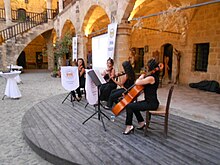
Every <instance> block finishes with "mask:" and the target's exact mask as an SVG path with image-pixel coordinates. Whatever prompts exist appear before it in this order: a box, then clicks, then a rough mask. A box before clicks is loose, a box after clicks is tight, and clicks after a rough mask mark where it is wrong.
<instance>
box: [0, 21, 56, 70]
mask: <svg viewBox="0 0 220 165" xmlns="http://www.w3.org/2000/svg"><path fill="white" fill-rule="evenodd" d="M51 29H53V21H52V20H49V21H48V22H47V23H43V24H41V25H38V26H36V27H33V28H31V29H30V30H28V31H26V32H23V33H21V34H19V35H17V36H16V37H14V38H11V39H9V40H7V41H5V42H2V44H1V45H0V70H4V69H6V67H7V66H8V65H10V64H14V65H15V64H16V60H17V58H18V56H19V55H20V53H21V52H22V51H23V49H24V48H25V47H26V46H27V45H28V44H29V43H30V42H31V41H32V40H33V39H35V38H36V37H37V36H39V35H41V34H42V33H44V32H46V31H48V30H51Z"/></svg>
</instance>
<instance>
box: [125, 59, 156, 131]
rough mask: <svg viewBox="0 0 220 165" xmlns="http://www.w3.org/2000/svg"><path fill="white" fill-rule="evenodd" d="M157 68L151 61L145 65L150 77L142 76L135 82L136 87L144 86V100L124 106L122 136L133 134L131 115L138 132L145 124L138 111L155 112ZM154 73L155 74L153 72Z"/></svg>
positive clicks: (153, 60) (154, 62)
mask: <svg viewBox="0 0 220 165" xmlns="http://www.w3.org/2000/svg"><path fill="white" fill-rule="evenodd" d="M157 67H158V62H156V60H155V59H151V60H149V61H148V63H147V68H148V71H149V73H151V74H150V75H148V76H146V77H145V75H144V74H142V75H141V76H140V77H139V78H138V79H137V80H136V82H135V84H136V85H142V86H144V98H145V99H144V100H142V101H137V102H133V103H129V104H128V105H127V106H126V121H125V124H126V128H125V131H124V132H123V134H125V135H128V134H130V133H131V132H132V133H133V132H134V126H133V125H132V119H133V114H134V115H135V116H136V118H137V121H138V124H139V127H138V128H137V129H138V130H143V129H144V126H145V125H146V123H145V122H144V118H143V117H142V115H141V113H140V111H147V110H156V109H157V108H158V106H159V101H158V98H157V89H158V86H159V72H160V71H159V70H158V71H155V69H156V68H157ZM154 71H155V72H154Z"/></svg>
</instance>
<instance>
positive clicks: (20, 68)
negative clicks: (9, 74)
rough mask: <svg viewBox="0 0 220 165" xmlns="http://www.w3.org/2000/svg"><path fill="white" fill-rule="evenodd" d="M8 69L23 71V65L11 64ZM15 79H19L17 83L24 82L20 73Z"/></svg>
mask: <svg viewBox="0 0 220 165" xmlns="http://www.w3.org/2000/svg"><path fill="white" fill-rule="evenodd" d="M7 68H8V69H10V70H12V71H16V70H17V71H21V70H22V69H23V67H22V66H18V65H10V66H7ZM15 80H16V81H17V83H22V81H21V78H20V75H17V76H16V77H15Z"/></svg>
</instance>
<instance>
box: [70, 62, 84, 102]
mask: <svg viewBox="0 0 220 165" xmlns="http://www.w3.org/2000/svg"><path fill="white" fill-rule="evenodd" d="M77 66H78V71H79V87H78V88H77V89H76V93H77V96H78V98H77V101H80V100H81V98H82V93H81V91H80V88H85V62H84V60H83V59H82V58H78V59H77ZM71 93H72V95H73V96H74V97H75V98H76V94H75V91H71Z"/></svg>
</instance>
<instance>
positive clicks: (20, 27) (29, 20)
mask: <svg viewBox="0 0 220 165" xmlns="http://www.w3.org/2000/svg"><path fill="white" fill-rule="evenodd" d="M56 15H57V10H51V9H48V10H46V11H45V12H43V13H35V14H31V15H30V17H26V19H25V20H23V21H21V22H19V23H17V24H15V25H13V26H10V27H8V28H6V29H4V30H1V31H0V39H1V42H4V41H6V40H8V39H11V38H13V37H16V36H17V35H18V34H21V33H24V32H26V31H28V30H30V29H31V28H33V27H35V26H37V25H40V24H43V23H46V22H48V19H53V18H54V17H55V16H56ZM28 16H29V15H28Z"/></svg>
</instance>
